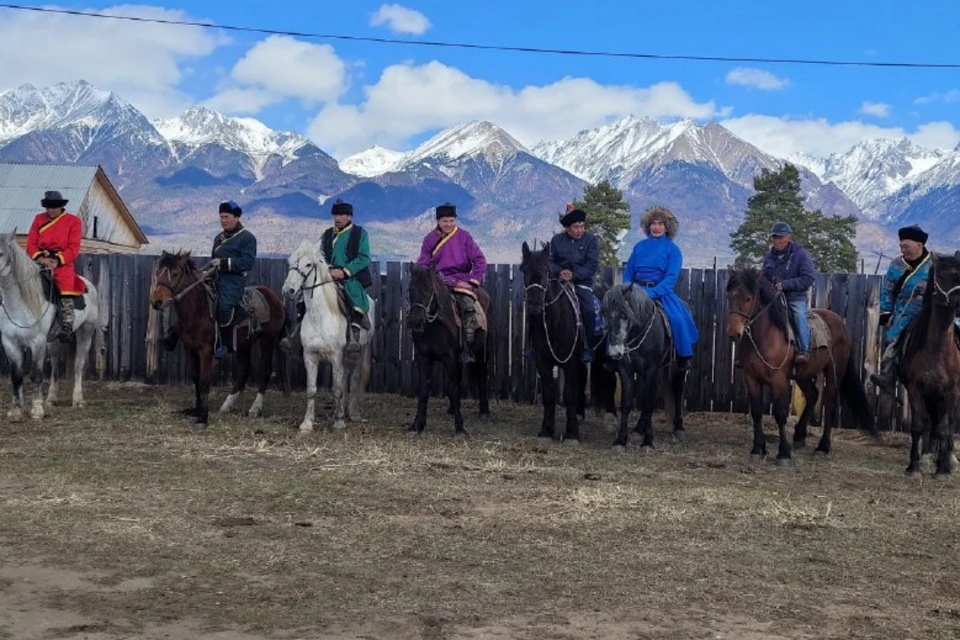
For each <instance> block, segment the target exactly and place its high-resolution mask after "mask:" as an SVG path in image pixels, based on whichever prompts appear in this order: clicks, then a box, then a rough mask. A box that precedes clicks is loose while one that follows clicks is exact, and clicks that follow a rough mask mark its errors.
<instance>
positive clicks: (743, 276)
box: [727, 267, 761, 340]
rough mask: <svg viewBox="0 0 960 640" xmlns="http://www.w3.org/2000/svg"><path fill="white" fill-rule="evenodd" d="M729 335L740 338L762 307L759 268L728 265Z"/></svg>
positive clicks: (734, 338)
mask: <svg viewBox="0 0 960 640" xmlns="http://www.w3.org/2000/svg"><path fill="white" fill-rule="evenodd" d="M727 273H728V274H729V280H728V281H727V335H728V336H730V339H731V340H739V339H740V337H741V336H743V334H744V332H745V331H746V330H747V327H748V326H749V325H750V322H751V321H752V320H753V318H754V317H755V315H756V314H757V311H758V310H759V308H760V293H761V292H760V289H761V275H760V271H759V270H758V269H741V270H737V269H734V268H733V267H727Z"/></svg>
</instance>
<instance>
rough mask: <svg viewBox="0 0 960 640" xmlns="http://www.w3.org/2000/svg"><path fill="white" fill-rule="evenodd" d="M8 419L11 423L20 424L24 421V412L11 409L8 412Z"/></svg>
mask: <svg viewBox="0 0 960 640" xmlns="http://www.w3.org/2000/svg"><path fill="white" fill-rule="evenodd" d="M7 419H8V420H10V421H11V422H19V421H20V420H23V410H22V409H10V411H7Z"/></svg>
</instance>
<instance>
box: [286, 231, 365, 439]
mask: <svg viewBox="0 0 960 640" xmlns="http://www.w3.org/2000/svg"><path fill="white" fill-rule="evenodd" d="M288 265H289V271H288V272H287V279H286V280H285V281H284V283H283V295H284V297H285V298H288V299H293V298H296V297H297V296H298V295H300V294H303V301H304V304H305V305H306V308H307V310H306V315H305V316H304V317H303V323H302V324H301V325H300V342H301V343H302V344H303V363H304V365H305V366H306V369H307V412H306V415H304V418H303V422H302V423H301V424H300V431H301V432H310V431H313V422H314V416H315V409H316V397H317V369H318V367H319V365H320V361H321V360H323V361H325V362H329V363H330V365H331V367H332V368H333V428H334V429H337V430H339V429H343V428H344V427H345V426H346V423H345V422H344V418H347V419H350V420H356V419H358V418H359V414H358V411H357V400H358V398H359V396H360V395H361V394H362V393H363V389H364V387H365V386H366V384H367V379H368V378H369V376H370V351H371V347H372V343H373V317H374V309H375V306H374V305H375V304H376V303H375V301H374V300H372V299H371V300H370V310H369V311H368V312H367V319H368V320H369V321H370V327H371V329H370V330H366V329H363V330H361V331H360V339H359V343H360V357H359V358H346V359H345V358H344V348H345V347H346V345H347V331H348V330H349V325H350V323H349V320H348V319H347V318H345V317H344V315H343V313H341V311H340V306H339V303H338V300H337V296H338V293H337V286H336V281H335V280H334V279H333V278H331V277H330V271H329V266H328V265H327V262H326V261H325V260H324V258H323V253H322V252H321V251H320V250H319V247H318V246H317V245H316V244H313V243H311V242H309V241H308V240H304V241H303V242H301V243H300V246H299V247H297V249H296V250H295V251H294V252H293V253H292V254H290V258H289V260H288ZM344 395H346V398H344Z"/></svg>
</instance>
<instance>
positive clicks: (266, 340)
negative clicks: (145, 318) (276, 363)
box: [150, 251, 286, 430]
mask: <svg viewBox="0 0 960 640" xmlns="http://www.w3.org/2000/svg"><path fill="white" fill-rule="evenodd" d="M210 273H211V272H210V271H208V270H206V269H203V270H201V269H199V268H198V267H197V266H196V265H195V264H194V263H193V260H192V259H191V257H190V252H189V251H185V252H184V251H180V252H177V253H168V252H167V251H164V252H163V253H162V254H161V256H160V258H159V260H158V261H157V266H156V269H155V270H154V282H155V284H154V286H153V290H152V291H151V292H150V303H151V304H152V305H153V308H154V309H157V310H160V309H164V308H166V307H168V306H170V305H173V307H174V309H175V310H176V312H177V319H178V323H179V333H180V339H181V341H182V342H183V349H184V352H185V353H186V356H187V375H188V376H190V378H191V379H192V380H193V387H194V392H195V396H196V398H195V404H194V408H193V410H192V411H191V412H190V414H191V421H192V422H193V426H194V429H196V430H202V429H204V428H206V426H207V423H208V421H209V417H210V409H209V404H208V402H209V396H210V376H211V374H212V372H213V352H214V346H215V345H214V343H215V341H216V335H217V326H216V319H215V317H214V316H215V310H214V307H215V305H214V304H213V302H212V300H211V299H210V295H209V287H210V286H211V283H210V280H209V277H210ZM254 288H255V289H256V290H257V291H259V292H260V293H261V294H262V295H263V297H264V298H265V299H266V301H267V306H268V308H269V311H270V317H269V319H268V320H267V321H266V322H263V323H261V327H262V329H263V333H262V334H261V335H260V337H259V338H255V339H251V336H250V335H249V334H250V329H249V326H246V325H244V326H243V327H242V328H239V329H237V330H236V331H234V329H233V328H232V327H224V328H222V331H223V332H224V334H235V335H236V352H237V357H236V361H235V366H236V370H235V371H234V382H233V386H232V387H231V389H230V393H229V395H228V396H227V397H226V399H225V400H224V401H223V404H222V405H221V406H220V413H226V412H228V411H230V410H231V409H232V408H233V405H234V404H235V403H236V401H237V398H239V396H240V393H241V392H242V391H243V390H244V389H245V388H246V386H247V379H248V378H249V377H250V371H251V368H252V367H251V363H250V354H251V351H252V350H253V343H254V342H256V341H259V342H260V366H261V371H260V384H259V386H258V387H257V397H256V399H255V400H254V402H253V404H252V405H251V406H250V409H249V410H248V411H247V415H248V416H249V417H251V418H256V417H259V416H260V415H261V414H262V412H263V394H264V393H266V391H267V387H268V386H269V384H270V379H271V377H272V376H273V356H274V352H275V351H276V347H277V343H278V342H279V340H280V334H281V332H282V331H283V326H284V322H285V313H286V310H285V309H284V306H283V302H282V301H281V300H280V298H279V297H278V296H277V294H275V293H274V292H273V291H271V290H270V289H269V287H265V286H256V287H254ZM223 342H225V343H226V342H227V339H226V336H224V340H223ZM281 358H282V354H281ZM285 369H286V367H285V366H283V365H282V363H281V367H280V371H281V372H283V371H285Z"/></svg>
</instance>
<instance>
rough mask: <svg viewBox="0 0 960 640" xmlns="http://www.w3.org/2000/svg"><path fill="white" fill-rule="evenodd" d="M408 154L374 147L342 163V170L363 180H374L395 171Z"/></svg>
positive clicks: (378, 146) (377, 146) (345, 159)
mask: <svg viewBox="0 0 960 640" xmlns="http://www.w3.org/2000/svg"><path fill="white" fill-rule="evenodd" d="M406 157H407V154H406V153H404V152H403V151H394V150H392V149H385V148H384V147H381V146H380V145H374V146H372V147H370V148H369V149H366V150H364V151H361V152H360V153H355V154H353V155H352V156H350V157H348V158H344V159H343V160H341V161H340V169H341V170H342V171H345V172H347V173H351V174H353V175H355V176H360V177H361V178H374V177H376V176H379V175H383V174H384V173H388V172H390V171H393V170H394V169H396V168H397V167H399V165H400V164H401V163H402V162H403V159H404V158H406Z"/></svg>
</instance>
